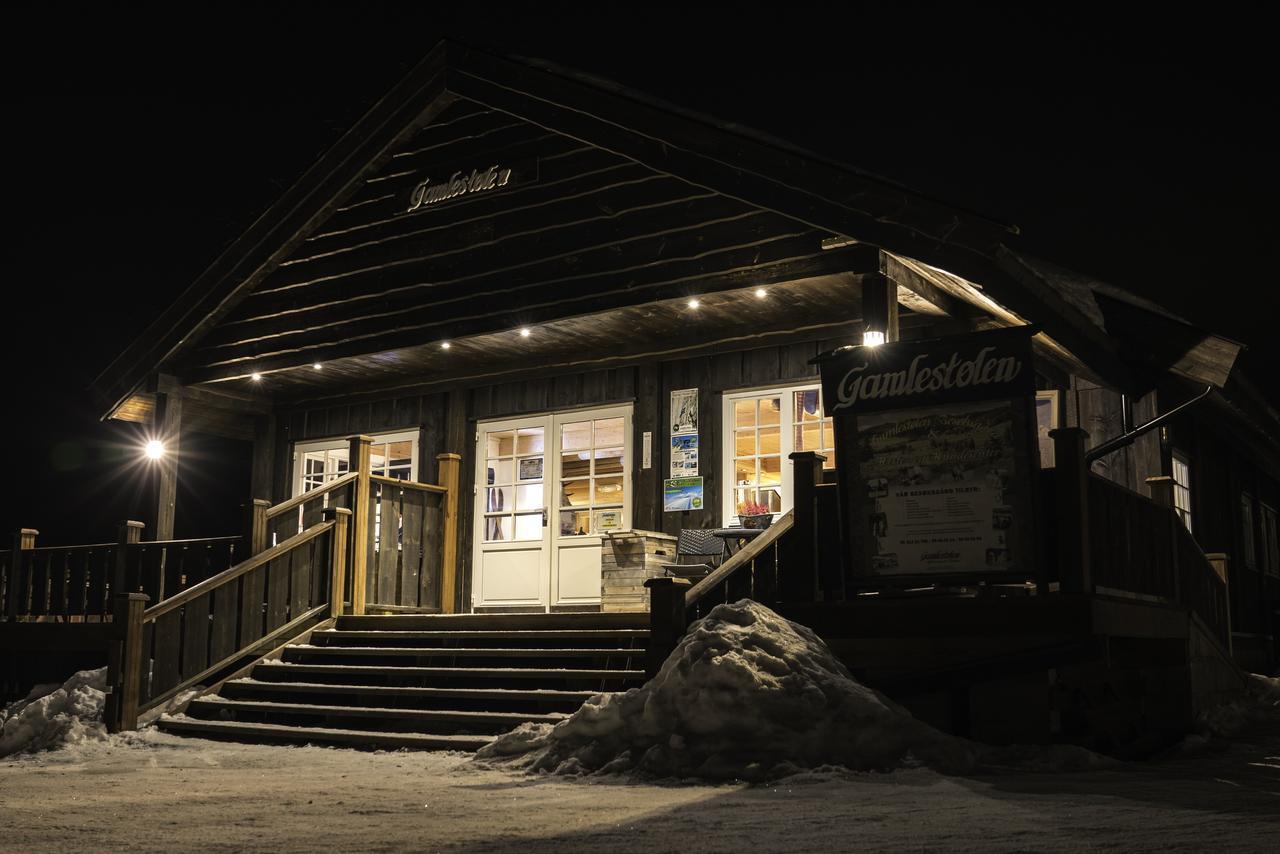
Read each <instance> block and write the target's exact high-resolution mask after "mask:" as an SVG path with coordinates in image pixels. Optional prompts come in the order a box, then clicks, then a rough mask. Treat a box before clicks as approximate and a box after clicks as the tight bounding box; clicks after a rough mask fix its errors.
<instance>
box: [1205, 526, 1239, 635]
mask: <svg viewBox="0 0 1280 854" xmlns="http://www.w3.org/2000/svg"><path fill="white" fill-rule="evenodd" d="M1204 557H1205V560H1207V561H1209V566H1212V567H1213V572H1214V574H1215V575H1217V576H1218V578H1219V579H1220V580H1221V581H1222V601H1223V605H1224V608H1225V610H1226V612H1227V654H1228V655H1231V656H1234V655H1235V654H1236V650H1235V643H1234V640H1233V639H1232V637H1231V577H1230V574H1229V572H1228V565H1229V564H1230V563H1231V558H1229V557H1228V556H1227V555H1226V554H1224V553H1223V552H1210V553H1209V554H1207V555H1205V556H1204Z"/></svg>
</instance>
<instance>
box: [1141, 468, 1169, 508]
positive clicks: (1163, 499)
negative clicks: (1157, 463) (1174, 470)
mask: <svg viewBox="0 0 1280 854" xmlns="http://www.w3.org/2000/svg"><path fill="white" fill-rule="evenodd" d="M1146 482H1147V491H1148V492H1150V493H1151V500H1152V501H1154V502H1155V503H1156V504H1159V505H1160V506H1161V507H1168V508H1169V509H1170V510H1172V509H1173V478H1171V477H1169V476H1168V475H1164V476H1161V477H1149V478H1147V481H1146Z"/></svg>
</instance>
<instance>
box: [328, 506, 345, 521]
mask: <svg viewBox="0 0 1280 854" xmlns="http://www.w3.org/2000/svg"><path fill="white" fill-rule="evenodd" d="M322 515H323V518H324V519H326V520H328V519H336V518H337V517H339V516H350V515H351V508H350V507H326V508H324V511H323V514H322Z"/></svg>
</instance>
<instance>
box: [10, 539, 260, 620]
mask: <svg viewBox="0 0 1280 854" xmlns="http://www.w3.org/2000/svg"><path fill="white" fill-rule="evenodd" d="M120 530H121V536H120V539H119V540H118V541H117V542H114V543H96V544H92V545H79V546H45V547H36V546H35V544H34V541H35V532H34V531H31V530H30V529H27V536H26V538H25V540H20V541H19V542H18V543H15V545H16V546H17V547H16V548H14V549H11V550H9V551H6V552H0V620H23V621H27V620H32V621H40V622H86V621H90V622H93V621H97V622H103V621H109V620H110V619H111V618H112V613H113V610H114V606H113V604H112V600H113V599H114V597H115V595H116V594H117V593H145V594H146V595H147V597H148V598H149V599H150V601H152V602H161V601H163V600H165V599H167V598H169V597H170V596H174V595H176V594H178V593H181V592H182V591H183V590H185V589H187V588H188V587H191V586H192V585H195V584H198V583H200V582H201V581H204V580H205V579H206V578H210V577H212V576H214V575H217V574H218V573H220V572H223V571H224V570H226V569H228V568H229V567H231V566H233V565H234V564H235V563H236V562H237V561H239V560H240V559H241V558H243V556H244V538H243V537H239V536H231V537H205V538H201V539H188V540H151V541H146V542H142V541H140V540H139V537H138V534H139V533H140V531H141V530H142V525H141V523H138V522H126V523H124V524H123V525H121V527H120Z"/></svg>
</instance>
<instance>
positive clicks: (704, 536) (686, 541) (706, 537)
mask: <svg viewBox="0 0 1280 854" xmlns="http://www.w3.org/2000/svg"><path fill="white" fill-rule="evenodd" d="M724 557H725V542H724V540H723V539H722V538H720V537H717V536H716V535H715V534H713V533H712V532H711V531H704V530H700V529H697V528H690V529H687V530H683V531H681V532H680V537H679V539H677V540H676V562H675V563H668V564H663V566H662V568H663V569H664V570H666V573H667V575H668V576H671V577H675V578H687V579H689V580H690V581H692V582H694V583H697V582H698V581H699V580H701V579H703V578H706V577H707V575H708V574H709V573H710V572H711V570H713V569H715V568H716V567H717V566H719V565H720V564H721V562H722V561H723V560H724Z"/></svg>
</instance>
